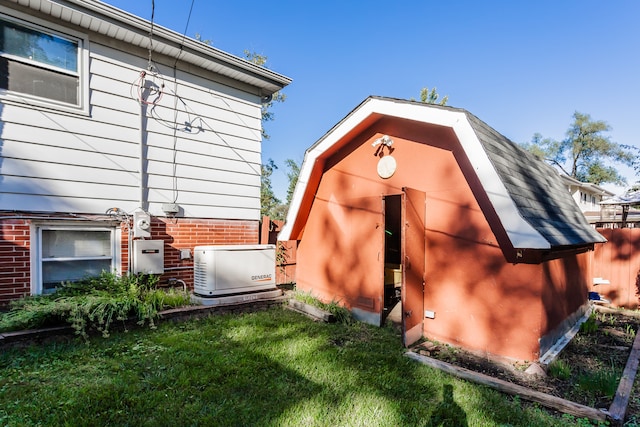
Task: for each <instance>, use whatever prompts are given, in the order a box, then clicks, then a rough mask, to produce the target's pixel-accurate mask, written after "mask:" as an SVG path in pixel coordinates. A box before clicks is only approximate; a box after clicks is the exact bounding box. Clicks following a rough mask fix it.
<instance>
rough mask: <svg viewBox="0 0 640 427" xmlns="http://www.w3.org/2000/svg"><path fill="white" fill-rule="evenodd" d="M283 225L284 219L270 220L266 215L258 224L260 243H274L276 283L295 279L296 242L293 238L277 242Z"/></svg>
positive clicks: (285, 282) (280, 283)
mask: <svg viewBox="0 0 640 427" xmlns="http://www.w3.org/2000/svg"><path fill="white" fill-rule="evenodd" d="M283 225H284V221H277V220H272V219H270V218H269V217H268V216H263V217H262V224H261V225H260V243H261V244H265V245H266V244H271V245H276V283H277V284H278V285H283V284H288V283H295V281H296V251H297V249H298V242H297V241H295V240H287V241H283V242H278V233H279V232H280V230H281V229H282V226H283Z"/></svg>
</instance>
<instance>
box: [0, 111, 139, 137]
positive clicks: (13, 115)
mask: <svg viewBox="0 0 640 427" xmlns="http://www.w3.org/2000/svg"><path fill="white" fill-rule="evenodd" d="M12 107H14V108H12ZM1 120H2V121H3V122H5V123H22V124H26V125H35V126H39V127H43V128H51V129H53V130H61V131H65V132H70V133H72V134H76V135H91V136H96V137H107V138H109V137H111V138H117V139H122V140H125V141H137V140H138V135H139V131H138V130H137V129H129V128H123V127H121V126H119V124H117V123H114V124H107V123H100V122H95V121H90V120H89V119H88V118H87V117H86V116H71V115H64V114H56V113H52V112H49V111H43V110H36V109H30V108H22V107H17V106H14V105H11V106H9V105H5V106H4V108H3V109H2V114H1Z"/></svg>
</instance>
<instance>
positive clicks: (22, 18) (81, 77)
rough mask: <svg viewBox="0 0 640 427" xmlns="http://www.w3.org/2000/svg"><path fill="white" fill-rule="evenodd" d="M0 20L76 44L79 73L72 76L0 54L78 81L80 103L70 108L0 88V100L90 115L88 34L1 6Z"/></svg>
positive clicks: (54, 68) (26, 59) (46, 99)
mask: <svg viewBox="0 0 640 427" xmlns="http://www.w3.org/2000/svg"><path fill="white" fill-rule="evenodd" d="M0 19H2V20H4V21H7V22H10V23H13V24H16V25H19V26H22V27H24V28H26V29H29V30H33V31H37V32H40V33H43V34H49V35H53V36H56V37H60V38H63V39H66V40H69V41H72V42H74V43H77V45H78V47H77V49H78V58H77V63H78V67H77V71H76V72H72V71H69V70H66V69H63V68H60V67H56V66H54V65H50V64H46V63H43V62H39V61H37V60H30V59H28V58H22V57H20V56H17V55H12V54H7V53H4V52H0V56H2V57H4V58H7V59H9V60H12V61H16V62H20V63H22V64H25V65H29V66H34V67H38V68H42V69H44V70H47V71H52V72H56V73H62V74H65V75H69V76H75V77H77V78H78V100H77V103H76V104H71V103H67V102H63V101H56V100H55V99H50V98H45V97H41V96H36V95H31V94H28V93H23V92H17V91H12V90H9V89H3V88H0V100H1V101H3V102H9V103H16V104H22V105H25V104H26V105H29V106H37V107H44V108H50V109H55V110H62V111H66V112H73V113H83V114H86V115H88V114H89V50H88V46H89V38H88V36H87V35H86V34H84V33H80V32H78V31H74V30H72V29H69V28H66V27H62V26H60V25H56V24H54V23H52V22H48V21H44V20H42V19H39V18H35V17H32V16H29V15H25V14H22V13H20V12H18V11H15V10H11V9H8V8H6V7H3V6H0Z"/></svg>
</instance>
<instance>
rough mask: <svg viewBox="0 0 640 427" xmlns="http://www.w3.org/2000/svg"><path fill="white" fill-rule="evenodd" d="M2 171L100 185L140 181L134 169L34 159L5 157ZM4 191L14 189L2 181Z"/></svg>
mask: <svg viewBox="0 0 640 427" xmlns="http://www.w3.org/2000/svg"><path fill="white" fill-rule="evenodd" d="M2 173H3V175H5V176H9V175H10V176H13V177H27V178H43V179H48V180H60V181H71V182H86V183H94V184H98V185H102V184H104V183H109V184H110V185H124V186H126V185H138V182H139V181H140V178H139V175H138V173H137V172H136V171H122V170H113V169H101V168H96V167H87V166H77V165H69V164H60V163H47V162H44V161H35V160H18V159H11V158H5V159H4V161H3V162H2ZM3 187H5V188H4V190H5V191H8V192H12V191H15V190H14V189H12V188H11V187H8V183H7V182H5V183H3Z"/></svg>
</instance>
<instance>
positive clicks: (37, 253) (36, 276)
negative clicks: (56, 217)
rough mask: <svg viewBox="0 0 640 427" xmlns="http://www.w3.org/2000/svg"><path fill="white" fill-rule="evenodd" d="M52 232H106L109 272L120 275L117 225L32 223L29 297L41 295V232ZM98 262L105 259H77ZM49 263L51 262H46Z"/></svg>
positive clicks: (120, 231)
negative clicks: (109, 238) (108, 233)
mask: <svg viewBox="0 0 640 427" xmlns="http://www.w3.org/2000/svg"><path fill="white" fill-rule="evenodd" d="M48 230H54V231H96V232H98V231H102V232H104V231H108V232H110V233H111V271H115V272H116V274H118V275H120V274H122V268H121V259H122V254H121V244H122V230H121V228H120V227H119V226H118V225H106V224H86V223H83V224H75V223H51V222H41V223H32V224H31V227H30V244H31V251H30V258H31V269H30V270H31V295H42V294H43V283H42V280H43V277H42V272H43V261H44V260H43V257H42V232H43V231H48ZM68 259H69V258H64V259H61V260H60V261H64V260H68ZM93 259H95V260H99V259H105V258H104V257H97V256H96V257H77V260H78V261H83V260H85V261H86V260H93ZM46 261H47V262H50V261H51V260H46Z"/></svg>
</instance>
